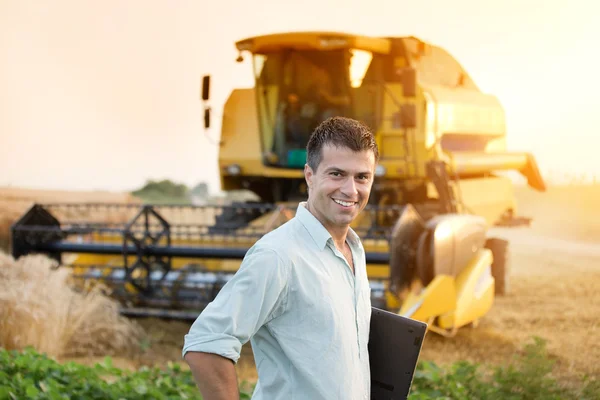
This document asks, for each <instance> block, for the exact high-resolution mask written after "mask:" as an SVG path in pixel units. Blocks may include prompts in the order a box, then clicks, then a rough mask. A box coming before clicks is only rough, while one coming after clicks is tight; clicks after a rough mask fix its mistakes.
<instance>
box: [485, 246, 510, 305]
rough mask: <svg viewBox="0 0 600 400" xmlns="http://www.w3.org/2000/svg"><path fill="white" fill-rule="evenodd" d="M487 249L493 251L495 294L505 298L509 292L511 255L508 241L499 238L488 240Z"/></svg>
mask: <svg viewBox="0 0 600 400" xmlns="http://www.w3.org/2000/svg"><path fill="white" fill-rule="evenodd" d="M485 247H486V248H488V249H490V250H491V251H492V256H493V257H494V261H493V262H492V276H493V277H494V280H495V281H496V283H495V293H496V295H499V296H504V295H506V294H508V292H509V278H510V253H509V246H508V241H506V240H504V239H498V238H490V239H488V240H486V242H485Z"/></svg>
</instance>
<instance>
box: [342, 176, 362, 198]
mask: <svg viewBox="0 0 600 400" xmlns="http://www.w3.org/2000/svg"><path fill="white" fill-rule="evenodd" d="M340 191H341V192H342V194H343V195H344V196H347V197H348V198H350V199H352V200H354V199H356V195H357V194H358V190H356V182H354V178H353V177H351V176H349V177H348V179H346V180H345V181H344V184H343V185H342V187H341V189H340Z"/></svg>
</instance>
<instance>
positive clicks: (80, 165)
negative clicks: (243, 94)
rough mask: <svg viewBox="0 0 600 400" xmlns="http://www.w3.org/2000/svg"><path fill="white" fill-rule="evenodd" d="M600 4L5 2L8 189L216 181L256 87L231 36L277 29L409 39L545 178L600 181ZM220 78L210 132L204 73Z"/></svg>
mask: <svg viewBox="0 0 600 400" xmlns="http://www.w3.org/2000/svg"><path fill="white" fill-rule="evenodd" d="M599 10H600V5H599V4H598V3H596V2H593V1H591V0H589V1H584V0H569V1H559V0H556V1H552V0H546V1H538V0H519V1H517V0H489V1H481V0H454V1H447V0H437V1H433V0H431V1H425V0H424V1H419V2H416V1H404V0H390V1H383V0H369V1H364V0H363V1H353V0H343V1H342V0H340V1H338V0H303V1H301V2H300V1H297V0H296V1H286V0H261V1H259V0H256V1H248V0H220V1H205V0H198V1H186V0H179V1H171V0H163V1H158V0H143V1H142V0H128V1H121V0H118V1H117V0H103V1H100V0H98V1H80V0H54V1H33V0H29V1H26V0H0V88H1V89H0V186H13V187H25V188H38V189H60V190H109V191H123V190H132V189H136V188H139V187H140V186H142V185H143V184H144V182H145V181H146V180H148V179H155V180H156V179H167V178H168V179H172V180H175V181H177V182H182V183H185V184H188V185H195V184H197V183H198V182H202V181H204V182H207V183H208V184H209V186H210V189H211V191H216V190H217V189H218V185H219V184H218V170H217V147H216V146H215V144H214V142H215V140H217V139H218V137H219V128H220V119H221V112H220V109H221V108H222V106H223V104H224V102H225V100H226V99H227V96H228V95H229V93H230V91H231V90H232V89H233V88H234V87H251V86H252V85H253V78H252V77H253V75H252V67H251V64H250V62H249V59H248V58H247V59H246V61H245V62H243V63H236V62H235V58H236V57H237V51H236V50H235V46H234V42H235V41H237V40H239V39H242V38H246V37H250V36H254V35H260V34H266V33H274V32H281V31H300V30H327V31H343V32H352V33H358V34H365V35H373V36H378V35H389V36H407V35H413V36H417V37H419V38H421V39H422V40H425V41H427V42H430V43H433V44H435V45H439V46H442V47H443V48H445V49H446V50H447V51H449V52H450V53H451V54H452V55H453V56H455V57H456V58H457V60H458V61H459V62H460V63H461V64H462V65H463V66H464V67H465V68H466V70H467V71H468V72H469V73H470V74H471V76H472V77H473V79H474V80H475V82H476V83H477V84H478V85H479V87H480V88H481V89H482V90H483V91H485V92H487V93H492V94H494V95H496V96H497V97H498V98H499V100H500V101H501V103H502V104H503V106H504V109H505V112H506V120H507V134H508V146H509V149H510V150H514V151H527V152H532V153H534V155H535V156H536V158H537V161H538V164H539V166H540V168H541V170H542V172H543V174H544V176H545V177H546V179H548V180H556V179H559V178H562V177H564V176H565V174H568V175H569V176H574V175H576V176H583V175H587V176H588V177H591V176H594V175H595V176H596V177H597V178H596V179H597V180H600V157H598V155H597V152H598V149H600V128H599V126H600V111H598V110H597V108H598V105H599V104H600V102H599V101H598V99H597V96H598V93H600V78H599V77H598V71H599V70H600V61H598V60H600V57H598V55H597V54H596V53H597V47H598V46H597V43H598V41H599V40H600V24H598V23H597V21H595V20H594V19H595V16H597V15H598V11H599ZM204 74H210V75H211V76H212V88H211V89H212V93H211V100H210V106H211V108H212V110H213V115H212V122H213V124H212V126H211V128H210V129H209V130H207V131H205V130H204V128H203V119H202V115H203V103H202V101H201V100H200V83H201V78H202V75H204Z"/></svg>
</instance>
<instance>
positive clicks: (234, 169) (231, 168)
mask: <svg viewBox="0 0 600 400" xmlns="http://www.w3.org/2000/svg"><path fill="white" fill-rule="evenodd" d="M226 171H227V173H228V174H229V175H239V174H240V173H241V172H242V168H241V167H240V166H239V165H238V164H231V165H228V166H227V168H226Z"/></svg>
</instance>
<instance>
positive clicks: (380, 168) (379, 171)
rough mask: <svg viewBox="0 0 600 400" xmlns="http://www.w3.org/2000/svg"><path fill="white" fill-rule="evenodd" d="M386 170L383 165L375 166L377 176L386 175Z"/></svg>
mask: <svg viewBox="0 0 600 400" xmlns="http://www.w3.org/2000/svg"><path fill="white" fill-rule="evenodd" d="M386 172H387V170H386V168H385V167H384V166H383V165H378V166H377V167H375V176H384V175H385V173H386Z"/></svg>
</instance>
